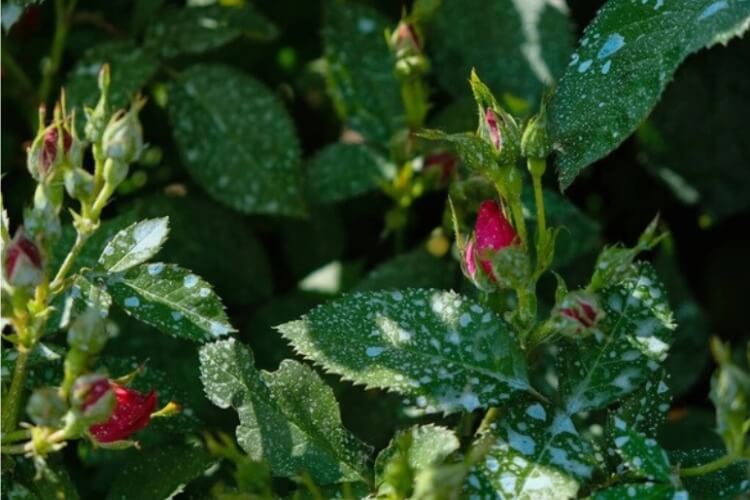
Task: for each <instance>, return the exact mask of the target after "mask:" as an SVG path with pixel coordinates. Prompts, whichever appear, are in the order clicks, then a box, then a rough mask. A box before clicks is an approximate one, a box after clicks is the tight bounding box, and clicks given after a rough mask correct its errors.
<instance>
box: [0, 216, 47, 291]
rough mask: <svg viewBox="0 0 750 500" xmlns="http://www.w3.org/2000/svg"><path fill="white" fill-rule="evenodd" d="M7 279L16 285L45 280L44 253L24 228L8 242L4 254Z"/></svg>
mask: <svg viewBox="0 0 750 500" xmlns="http://www.w3.org/2000/svg"><path fill="white" fill-rule="evenodd" d="M3 259H4V261H3V272H4V274H5V279H6V281H7V282H8V284H10V285H11V286H14V287H32V286H36V285H38V284H40V283H41V282H42V281H43V280H44V263H43V260H42V253H41V251H40V250H39V247H38V246H37V244H36V243H35V242H33V241H32V240H30V239H29V238H27V237H26V236H25V234H24V231H23V228H19V229H18V230H17V231H16V235H15V236H14V237H13V239H12V240H11V241H10V243H9V244H8V247H7V248H6V249H5V255H4V256H3Z"/></svg>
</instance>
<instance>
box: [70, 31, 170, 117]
mask: <svg viewBox="0 0 750 500" xmlns="http://www.w3.org/2000/svg"><path fill="white" fill-rule="evenodd" d="M104 63H109V65H110V70H111V77H110V81H111V83H110V86H109V103H110V105H111V106H112V108H113V109H115V110H116V109H119V108H123V107H125V106H126V105H127V104H128V103H129V101H130V100H131V99H132V98H133V96H134V95H135V93H136V92H138V90H140V89H142V88H143V87H144V86H145V85H146V84H147V83H148V82H149V80H151V77H152V76H154V74H155V73H156V71H157V69H158V67H159V66H158V64H159V63H158V61H157V60H156V58H155V57H154V56H153V55H152V54H150V53H148V52H146V51H144V50H143V49H141V48H139V47H136V46H135V45H134V44H133V43H132V42H107V43H103V44H101V45H95V46H94V47H91V48H90V49H89V50H87V51H86V53H85V54H84V55H83V57H81V58H80V59H79V60H78V62H77V63H76V65H75V66H74V67H73V69H71V70H70V72H68V74H67V76H66V81H65V91H66V92H67V100H68V105H69V106H72V107H75V108H76V110H77V111H76V124H77V126H78V127H79V131H82V130H83V125H84V124H85V121H86V120H85V116H84V114H83V106H89V107H94V106H95V105H96V103H97V101H98V100H99V87H98V83H97V82H98V75H99V70H100V69H101V67H102V65H103V64H104Z"/></svg>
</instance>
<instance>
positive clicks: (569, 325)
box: [551, 291, 603, 336]
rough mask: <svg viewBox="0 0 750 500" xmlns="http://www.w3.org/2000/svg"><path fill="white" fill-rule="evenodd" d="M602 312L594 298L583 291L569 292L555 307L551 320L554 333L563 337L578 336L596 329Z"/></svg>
mask: <svg viewBox="0 0 750 500" xmlns="http://www.w3.org/2000/svg"><path fill="white" fill-rule="evenodd" d="M602 316H603V311H602V310H601V308H600V307H599V303H598V301H597V299H596V296H595V295H593V294H590V293H586V292H584V291H576V292H570V293H569V294H568V295H566V296H565V298H564V299H563V300H562V301H561V302H560V303H559V304H557V305H556V306H555V309H554V310H553V312H552V315H551V318H552V321H553V322H554V323H555V328H554V329H555V331H557V332H559V333H562V334H563V335H575V336H577V335H580V334H582V333H585V332H587V331H590V330H592V329H593V328H596V325H597V324H598V322H599V320H600V319H601V318H602Z"/></svg>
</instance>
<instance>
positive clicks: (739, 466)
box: [670, 448, 750, 500]
mask: <svg viewBox="0 0 750 500" xmlns="http://www.w3.org/2000/svg"><path fill="white" fill-rule="evenodd" d="M724 455H726V450H725V449H719V448H713V449H712V448H694V449H692V450H675V451H672V452H670V459H671V461H672V463H674V464H676V465H678V466H679V467H680V468H686V467H696V466H699V465H703V464H707V463H709V462H712V461H714V460H717V459H719V458H721V457H723V456H724ZM680 480H681V481H682V484H683V486H684V487H685V489H686V490H687V491H688V493H690V495H691V498H710V499H711V500H735V499H737V498H742V494H743V493H744V494H747V493H750V477H748V471H747V463H746V462H736V463H734V464H732V465H729V466H727V467H723V468H721V469H718V470H716V471H713V472H710V473H708V474H703V475H700V476H690V477H683V478H680Z"/></svg>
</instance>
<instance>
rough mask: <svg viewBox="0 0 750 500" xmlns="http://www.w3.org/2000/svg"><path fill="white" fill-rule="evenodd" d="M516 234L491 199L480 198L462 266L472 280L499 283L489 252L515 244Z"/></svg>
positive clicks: (516, 240)
mask: <svg viewBox="0 0 750 500" xmlns="http://www.w3.org/2000/svg"><path fill="white" fill-rule="evenodd" d="M518 243H519V241H518V235H517V234H516V231H515V229H514V228H513V226H512V225H511V223H510V222H508V219H506V218H505V216H504V215H503V213H502V210H500V206H499V205H498V204H497V202H496V201H494V200H486V201H483V202H482V204H481V205H480V206H479V212H478V213H477V220H476V225H475V227H474V234H473V235H472V237H471V239H470V240H469V242H468V243H467V245H466V248H465V249H464V254H463V255H462V268H463V270H464V273H465V274H466V275H467V277H468V278H469V279H471V280H472V281H473V282H475V283H478V282H479V281H483V280H488V281H489V282H490V283H496V282H498V279H499V277H498V276H495V273H494V271H493V269H492V254H494V253H497V252H499V251H500V250H503V249H504V248H507V247H509V246H513V245H517V244H518Z"/></svg>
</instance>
